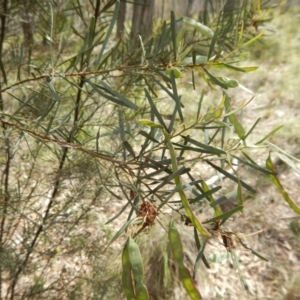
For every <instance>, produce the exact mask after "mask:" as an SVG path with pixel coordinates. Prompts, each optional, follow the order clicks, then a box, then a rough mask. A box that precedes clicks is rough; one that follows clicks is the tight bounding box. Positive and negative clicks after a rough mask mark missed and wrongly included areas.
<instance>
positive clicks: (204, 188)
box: [201, 181, 222, 216]
mask: <svg viewBox="0 0 300 300" xmlns="http://www.w3.org/2000/svg"><path fill="white" fill-rule="evenodd" d="M201 185H202V188H203V190H204V192H209V187H208V185H207V184H206V182H205V181H202V182H201ZM208 199H209V202H210V203H213V202H214V201H215V200H214V197H213V196H212V194H211V195H209V196H208ZM213 208H214V210H215V215H216V216H219V215H221V214H222V211H221V209H220V207H219V205H215V206H214V207H213Z"/></svg>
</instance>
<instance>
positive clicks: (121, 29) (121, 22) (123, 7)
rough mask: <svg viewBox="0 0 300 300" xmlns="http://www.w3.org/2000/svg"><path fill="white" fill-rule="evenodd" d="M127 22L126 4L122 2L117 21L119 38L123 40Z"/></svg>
mask: <svg viewBox="0 0 300 300" xmlns="http://www.w3.org/2000/svg"><path fill="white" fill-rule="evenodd" d="M125 20H126V2H121V3H120V11H119V16H118V21H117V36H118V37H119V38H122V36H123V34H124V28H125Z"/></svg>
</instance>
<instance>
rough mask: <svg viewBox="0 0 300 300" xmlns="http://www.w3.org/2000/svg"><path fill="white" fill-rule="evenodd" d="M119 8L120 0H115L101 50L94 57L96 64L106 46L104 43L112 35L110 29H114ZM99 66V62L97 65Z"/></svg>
mask: <svg viewBox="0 0 300 300" xmlns="http://www.w3.org/2000/svg"><path fill="white" fill-rule="evenodd" d="M119 9H120V0H116V1H115V10H114V14H113V16H112V19H111V21H110V24H109V28H108V30H107V33H106V36H105V39H104V41H103V44H102V48H101V51H100V52H99V55H98V57H97V59H96V64H99V63H100V61H101V59H102V55H103V53H104V50H105V48H106V45H107V43H108V41H109V39H110V38H111V36H112V31H113V29H114V26H115V23H116V21H117V19H118V15H119ZM100 66H101V64H100V65H99V67H100Z"/></svg>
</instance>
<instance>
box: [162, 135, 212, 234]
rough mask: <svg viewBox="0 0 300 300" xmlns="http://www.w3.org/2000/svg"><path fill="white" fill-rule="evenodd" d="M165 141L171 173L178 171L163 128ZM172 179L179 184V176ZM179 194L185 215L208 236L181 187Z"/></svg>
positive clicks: (168, 138) (167, 136)
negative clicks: (168, 152)
mask: <svg viewBox="0 0 300 300" xmlns="http://www.w3.org/2000/svg"><path fill="white" fill-rule="evenodd" d="M163 133H164V136H165V139H166V142H167V144H168V148H169V151H170V155H171V159H172V169H173V173H175V172H177V171H178V167H177V159H176V155H175V151H174V148H173V145H172V143H171V140H170V136H169V134H168V132H167V131H166V130H163ZM174 181H175V183H176V186H181V179H180V176H177V177H175V178H174ZM179 196H180V199H181V203H182V206H183V207H184V209H185V211H186V214H187V216H188V217H189V219H190V220H191V222H192V224H193V225H194V226H195V227H196V228H197V229H198V231H199V232H200V233H201V234H202V235H204V236H210V234H209V233H208V232H207V231H206V230H205V228H204V227H203V225H202V224H201V222H200V221H199V220H198V219H197V217H196V216H195V215H194V213H193V211H192V209H191V207H190V205H189V202H188V200H187V197H186V195H185V193H184V191H183V189H182V187H181V188H180V190H179Z"/></svg>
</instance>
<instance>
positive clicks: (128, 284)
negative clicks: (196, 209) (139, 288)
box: [122, 243, 136, 300]
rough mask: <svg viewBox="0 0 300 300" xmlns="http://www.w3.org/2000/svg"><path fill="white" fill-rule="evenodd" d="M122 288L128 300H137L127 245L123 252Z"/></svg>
mask: <svg viewBox="0 0 300 300" xmlns="http://www.w3.org/2000/svg"><path fill="white" fill-rule="evenodd" d="M122 267H123V272H122V286H123V290H124V294H125V296H126V299H127V300H136V298H135V295H134V289H133V284H132V278H131V265H130V257H129V253H128V247H127V243H126V245H125V247H124V248H123V251H122Z"/></svg>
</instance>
